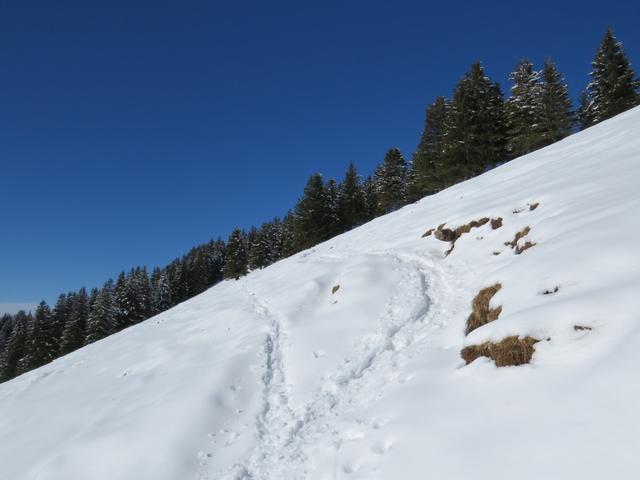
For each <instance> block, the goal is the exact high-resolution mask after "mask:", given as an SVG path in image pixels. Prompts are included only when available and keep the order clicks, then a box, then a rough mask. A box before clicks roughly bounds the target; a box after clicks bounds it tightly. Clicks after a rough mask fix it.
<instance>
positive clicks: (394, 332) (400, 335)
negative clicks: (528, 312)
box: [210, 252, 455, 480]
mask: <svg viewBox="0 0 640 480" xmlns="http://www.w3.org/2000/svg"><path fill="white" fill-rule="evenodd" d="M369 256H376V257H378V258H382V259H383V260H384V263H385V264H387V265H389V266H390V268H392V269H393V270H394V271H395V272H397V273H398V274H399V280H400V281H399V282H397V283H396V286H395V290H394V292H393V294H392V295H391V297H390V300H389V301H388V303H387V304H386V305H385V308H384V310H383V312H381V314H380V316H379V318H378V321H377V322H372V327H374V329H373V330H372V331H371V332H368V333H367V334H366V335H365V336H364V337H363V338H361V339H360V341H358V342H357V345H358V349H357V355H355V356H354V357H352V358H351V357H350V358H346V359H344V361H343V362H342V363H340V364H339V365H338V366H337V368H336V369H335V371H333V372H331V373H325V375H324V377H323V378H322V381H321V382H320V384H319V385H317V386H315V387H314V393H313V396H312V399H311V401H309V402H307V403H305V404H304V405H302V406H299V407H298V408H297V412H296V413H294V410H293V408H292V406H291V405H290V403H289V396H290V391H289V389H288V387H287V382H286V378H287V374H286V354H285V353H284V351H285V350H286V346H285V344H286V333H284V331H286V327H285V325H286V319H285V316H284V315H283V314H281V313H279V312H275V311H274V310H273V308H272V307H270V306H269V304H268V302H267V301H266V300H264V299H261V298H259V297H258V296H257V295H256V294H255V293H253V292H250V293H249V296H250V298H251V301H252V302H253V305H254V307H255V309H256V312H257V313H258V314H259V315H260V316H261V317H264V318H265V320H266V321H267V322H268V323H269V324H270V327H269V332H268V334H267V337H266V340H265V348H264V356H265V359H264V374H263V377H262V378H263V381H264V399H263V402H264V407H263V409H262V411H261V412H260V414H259V415H258V417H257V419H256V437H257V442H256V445H255V446H254V447H253V449H252V451H251V452H250V453H249V454H248V455H247V458H245V459H244V460H242V461H240V462H238V464H236V465H234V467H233V468H232V469H231V471H230V472H228V473H227V474H226V475H225V477H224V478H227V479H233V480H267V479H276V478H286V479H305V478H309V474H310V472H313V471H314V469H315V468H314V467H315V465H314V463H318V461H319V459H320V458H321V457H322V456H325V457H331V456H333V457H334V458H333V462H334V473H335V476H336V478H337V476H338V472H339V470H340V469H342V470H346V471H348V470H350V469H353V468H354V467H353V466H349V465H348V464H345V465H341V464H340V459H339V457H340V449H341V446H342V445H343V444H344V443H345V442H347V443H348V442H350V441H352V440H353V438H352V437H353V435H354V431H353V426H352V424H355V425H358V424H360V430H366V429H369V430H376V429H378V428H379V425H378V423H379V422H376V421H373V422H369V424H368V425H363V424H366V423H367V422H366V421H365V420H363V419H360V418H359V417H358V413H359V412H361V411H362V410H363V409H364V408H366V407H367V406H368V405H370V404H371V403H373V402H375V401H376V398H377V397H379V396H380V395H381V394H382V390H381V389H383V388H384V385H385V384H386V383H387V382H392V381H397V379H398V378H399V377H400V376H401V375H402V371H401V368H400V364H401V363H402V362H403V360H406V358H408V357H411V356H413V355H416V354H417V353H418V352H419V351H423V350H424V349H427V348H429V345H428V339H429V338H430V333H431V332H433V331H434V330H435V329H439V328H441V327H443V326H444V325H443V323H441V322H442V321H443V320H442V319H443V318H444V319H447V318H448V317H449V315H450V314H451V312H448V311H447V307H446V306H447V305H450V304H451V303H450V302H449V300H450V299H451V298H452V297H453V296H454V295H455V293H454V292H453V291H452V286H453V285H455V283H454V282H452V281H451V280H452V279H448V281H445V280H444V277H445V272H444V270H443V268H442V265H441V264H440V263H441V259H440V258H438V259H436V260H435V261H427V260H426V259H425V258H423V257H420V256H418V255H415V254H413V255H412V254H401V253H397V252H380V253H372V254H369ZM349 261H353V258H351V259H346V258H339V257H336V256H329V257H325V258H320V259H319V260H318V261H317V262H315V263H321V264H322V263H327V264H334V265H340V264H344V263H348V262H349ZM363 263H369V262H368V261H367V259H366V258H365V259H363ZM429 279H430V280H429ZM246 283H247V288H250V287H249V285H250V280H247V282H246ZM430 291H434V292H436V295H435V298H437V299H438V300H437V301H436V302H434V301H433V300H432V299H431V298H430V295H429V292H430ZM439 322H440V323H439ZM375 327H377V328H375ZM283 330H284V331H283ZM376 374H378V375H382V378H384V379H385V380H384V382H382V383H380V379H379V377H377V376H376ZM372 391H375V392H376V395H374V396H372V395H371V392H372ZM345 418H351V420H350V425H349V427H348V428H347V429H346V430H345V429H344V427H343V425H342V423H343V422H344V420H345ZM362 435H364V434H362V433H358V434H357V435H356V436H357V439H358V440H360V439H361V438H362ZM389 446H390V444H388V443H386V444H385V443H382V444H376V445H375V446H374V447H372V450H373V451H374V452H375V453H376V454H378V455H381V454H383V453H384V451H385V450H386V449H387V448H389ZM320 461H322V460H320ZM326 461H330V458H329V459H327V460H326ZM210 478H214V477H210Z"/></svg>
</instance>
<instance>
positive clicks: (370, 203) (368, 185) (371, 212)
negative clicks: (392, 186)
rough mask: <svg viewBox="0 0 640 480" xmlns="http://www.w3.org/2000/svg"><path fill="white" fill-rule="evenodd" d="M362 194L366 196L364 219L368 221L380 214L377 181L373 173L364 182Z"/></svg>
mask: <svg viewBox="0 0 640 480" xmlns="http://www.w3.org/2000/svg"><path fill="white" fill-rule="evenodd" d="M362 194H363V196H364V215H363V221H364V222H368V221H369V220H373V219H374V218H376V217H377V216H378V192H377V190H376V182H375V180H374V178H373V177H372V176H371V175H369V176H368V177H367V178H366V179H365V181H364V182H363V183H362Z"/></svg>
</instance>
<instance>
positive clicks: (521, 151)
mask: <svg viewBox="0 0 640 480" xmlns="http://www.w3.org/2000/svg"><path fill="white" fill-rule="evenodd" d="M539 79H540V72H537V71H536V70H534V68H533V64H532V63H531V62H530V61H529V60H522V61H521V62H520V63H518V65H517V66H516V69H515V70H514V71H513V72H512V73H511V75H510V76H509V80H511V81H512V82H513V87H511V97H510V98H509V99H508V100H507V102H506V119H507V129H508V141H507V152H508V155H509V156H510V157H513V158H515V157H519V156H521V155H525V154H527V153H529V152H531V151H533V150H534V149H535V148H536V147H537V146H538V145H539V144H540V143H541V141H540V138H539V137H540V128H539V125H538V122H537V120H538V113H539V111H538V105H539V103H540V97H541V88H540V82H539Z"/></svg>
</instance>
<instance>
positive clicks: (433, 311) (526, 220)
mask: <svg viewBox="0 0 640 480" xmlns="http://www.w3.org/2000/svg"><path fill="white" fill-rule="evenodd" d="M536 204H537V205H536ZM533 205H536V206H535V207H533V208H532V206H533ZM639 212H640V108H636V109H634V110H631V111H629V112H626V113H624V114H622V115H619V116H618V117H616V118H614V119H611V120H609V121H606V122H603V123H601V124H599V125H597V126H595V127H592V128H590V129H588V130H585V131H583V132H581V133H578V134H576V135H573V136H572V137H569V138H567V139H565V140H563V141H561V142H559V143H557V144H555V145H552V146H550V147H547V148H545V149H542V150H540V151H537V152H534V153H531V154H529V155H526V156H524V157H521V158H519V159H517V160H514V161H512V162H510V163H509V164H506V165H504V166H502V167H500V168H497V169H495V170H493V171H490V172H488V173H486V174H484V175H482V176H480V177H477V178H475V179H473V180H470V181H468V182H465V183H462V184H459V185H456V186H454V187H452V188H449V189H447V190H445V191H443V192H441V193H439V194H437V195H434V196H432V197H428V198H425V199H423V200H422V201H420V202H418V203H416V204H413V205H409V206H407V207H405V208H403V209H401V210H399V211H397V212H394V213H392V214H389V215H386V216H384V217H380V218H378V219H376V220H374V221H372V222H370V223H368V224H366V225H364V226H362V227H360V228H358V229H356V230H353V231H351V232H349V233H346V234H344V235H341V236H339V237H337V238H335V239H333V240H331V241H329V242H326V243H324V244H321V245H319V246H318V247H316V248H313V249H311V250H307V251H305V252H302V253H300V254H298V255H295V256H293V257H291V258H289V259H286V260H283V261H281V262H278V263H276V264H275V265H272V266H271V267H269V268H266V269H264V270H261V271H257V272H253V273H251V274H250V275H248V276H247V277H244V278H242V279H240V280H239V281H228V282H223V283H221V284H219V285H217V286H215V287H213V288H212V289H210V290H208V291H207V292H205V293H203V294H202V295H200V296H198V297H196V298H194V299H192V300H190V301H188V302H185V303H183V304H181V305H179V306H177V307H175V308H173V309H171V310H169V311H167V312H165V313H163V314H160V315H158V316H156V317H154V318H152V319H150V320H148V321H146V322H144V323H142V324H139V325H137V326H135V327H132V328H130V329H128V330H126V331H123V332H120V333H119V334H117V335H113V336H111V337H109V338H107V339H105V340H103V341H100V342H97V343H95V344H92V345H89V346H88V347H85V348H83V349H81V350H78V351H76V352H74V353H72V354H70V355H68V356H66V357H63V358H60V359H58V360H56V361H55V362H53V363H52V364H50V365H47V366H44V367H42V368H40V369H37V370H34V371H32V372H30V373H28V374H25V375H23V376H21V377H19V378H16V379H14V380H12V381H10V382H7V383H5V384H2V385H0V479H3V480H86V479H91V480H114V479H122V480H125V479H126V480H129V479H131V480H147V479H148V480H165V479H166V480H174V479H180V480H186V479H190V478H191V479H197V480H213V479H224V480H283V479H292V480H297V479H318V480H325V479H326V480H335V479H387V480H391V479H399V478H402V479H422V478H436V479H448V480H452V479H460V480H462V479H465V480H467V479H471V478H473V479H476V480H483V479H491V480H496V479H507V478H518V479H519V480H525V479H531V480H534V479H536V480H537V479H540V478H549V479H569V478H576V479H578V478H579V479H581V480H585V479H601V478H635V476H636V475H637V473H636V472H637V471H638V467H640V456H639V455H638V451H640V441H639V436H638V435H637V432H638V431H639V430H640V409H638V408H637V399H638V398H639V396H640V375H638V374H637V366H638V365H640V250H639V247H638V236H639V235H640V214H639ZM485 217H486V218H491V219H497V218H502V225H501V226H498V227H496V228H495V229H494V228H493V227H492V223H493V222H487V223H483V224H482V225H481V226H479V227H476V228H471V229H470V230H469V231H468V232H465V233H463V234H462V235H461V236H460V237H459V238H457V240H456V242H455V248H454V249H453V250H451V252H450V253H449V254H448V255H447V254H446V252H447V251H448V250H449V249H450V244H449V243H448V242H443V241H441V240H438V239H437V238H436V237H435V235H429V236H426V237H423V234H424V233H425V231H427V230H429V229H432V228H437V227H438V226H439V225H441V224H443V223H445V224H446V225H445V227H446V228H449V229H452V230H455V228H456V227H459V226H462V225H465V224H468V223H469V222H471V221H473V220H478V219H482V218H485ZM527 227H528V229H527ZM524 230H528V231H527V234H526V235H525V236H523V237H522V238H520V239H518V241H517V242H516V244H515V246H514V245H513V240H514V238H515V236H516V234H517V233H518V232H522V231H524ZM509 242H511V243H512V244H511V245H507V243H509ZM526 242H529V244H530V245H529V247H528V248H525V249H522V248H517V247H524V246H525V244H526ZM498 283H499V284H500V285H501V288H500V289H499V291H497V293H495V295H494V296H493V297H492V298H491V301H490V304H491V306H492V308H496V307H498V306H500V307H502V308H501V310H500V314H499V317H498V318H497V320H495V321H492V322H490V323H488V324H486V325H483V326H481V327H479V328H477V329H475V330H473V331H471V332H470V333H469V334H468V335H465V328H466V320H467V317H468V316H469V313H470V311H471V302H472V300H473V298H474V297H475V296H476V294H477V293H478V292H479V291H480V290H481V289H483V288H486V287H489V286H491V285H495V284H498ZM335 287H338V288H335ZM510 335H519V336H525V335H530V336H532V337H534V338H537V339H539V340H541V341H540V342H538V343H536V344H535V353H534V355H533V358H532V361H531V363H530V364H528V365H524V366H518V367H503V368H497V367H496V366H495V365H494V363H493V362H492V361H490V360H489V359H486V358H480V359H478V360H476V361H474V362H472V363H471V364H470V365H465V364H464V361H462V359H461V358H460V350H461V349H462V348H463V347H464V346H467V345H475V344H479V343H482V342H484V341H489V340H494V341H497V340H501V339H503V338H505V337H506V336H510Z"/></svg>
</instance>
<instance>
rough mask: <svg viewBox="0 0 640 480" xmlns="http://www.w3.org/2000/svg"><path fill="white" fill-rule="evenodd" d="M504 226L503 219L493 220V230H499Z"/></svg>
mask: <svg viewBox="0 0 640 480" xmlns="http://www.w3.org/2000/svg"><path fill="white" fill-rule="evenodd" d="M501 226H502V217H498V218H492V219H491V230H497V229H499V228H500V227H501Z"/></svg>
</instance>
